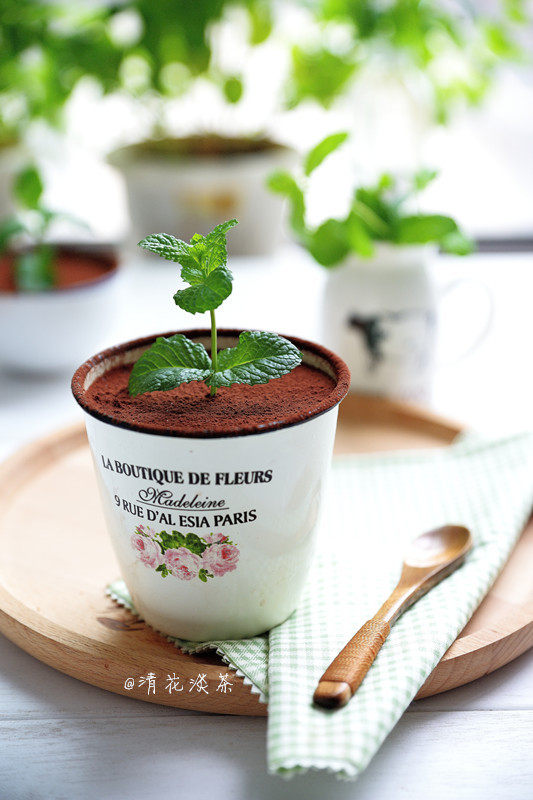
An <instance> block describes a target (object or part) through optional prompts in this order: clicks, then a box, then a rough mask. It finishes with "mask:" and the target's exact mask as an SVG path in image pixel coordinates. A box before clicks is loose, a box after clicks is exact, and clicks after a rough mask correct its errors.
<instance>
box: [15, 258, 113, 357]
mask: <svg viewBox="0 0 533 800" xmlns="http://www.w3.org/2000/svg"><path fill="white" fill-rule="evenodd" d="M68 249H72V248H68ZM82 252H90V254H91V256H93V257H94V256H95V255H97V256H98V257H99V258H101V259H102V260H103V261H105V263H106V265H107V271H106V272H105V273H104V274H103V275H102V277H100V278H98V279H96V280H94V281H91V282H88V283H84V284H78V285H77V286H72V287H66V288H59V289H50V290H46V291H42V292H0V365H1V366H3V367H5V368H7V369H10V370H15V371H26V372H27V371H29V372H61V371H67V370H70V369H72V368H73V367H74V366H75V365H76V364H78V363H79V362H80V360H81V359H83V358H86V357H87V355H88V354H89V353H92V352H94V350H95V349H96V348H97V347H98V346H101V345H102V343H103V342H104V341H105V339H106V333H107V328H108V324H109V320H112V319H113V318H114V315H115V311H116V305H115V302H116V288H117V278H118V270H117V263H116V259H115V258H114V257H113V256H110V255H108V254H103V253H98V252H96V251H94V250H93V249H90V248H84V250H83V251H82Z"/></svg>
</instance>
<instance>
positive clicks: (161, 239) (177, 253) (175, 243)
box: [138, 233, 190, 263]
mask: <svg viewBox="0 0 533 800" xmlns="http://www.w3.org/2000/svg"><path fill="white" fill-rule="evenodd" d="M138 246H139V247H142V248H143V250H148V251H149V252H150V253H155V255H156V256H161V258H166V259H167V261H178V262H179V263H181V259H182V258H187V257H188V256H189V250H190V245H189V244H187V242H182V241H181V239H176V237H175V236H171V235H170V233H152V234H151V235H150V236H147V237H146V238H145V239H142V240H141V241H140V242H139V245H138Z"/></svg>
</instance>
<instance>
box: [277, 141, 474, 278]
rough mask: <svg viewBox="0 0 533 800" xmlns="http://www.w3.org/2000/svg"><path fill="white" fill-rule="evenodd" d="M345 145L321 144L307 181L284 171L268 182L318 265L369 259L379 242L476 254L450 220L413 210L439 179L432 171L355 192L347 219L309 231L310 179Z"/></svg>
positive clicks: (308, 163) (307, 167)
mask: <svg viewBox="0 0 533 800" xmlns="http://www.w3.org/2000/svg"><path fill="white" fill-rule="evenodd" d="M345 140H346V134H345V133H338V134H333V135H331V136H328V137H327V138H326V139H323V140H322V141H321V142H319V143H318V144H317V145H316V146H315V147H314V148H313V149H312V150H311V151H310V152H309V153H308V154H307V156H306V158H305V160H304V174H303V176H301V177H295V176H294V175H292V174H291V173H289V172H287V171H285V170H280V171H278V172H274V173H273V174H272V175H271V176H270V178H269V186H270V189H271V190H272V191H274V192H277V193H278V194H281V195H283V196H284V197H286V198H287V199H288V201H289V206H290V224H291V227H292V230H293V232H294V234H295V235H296V238H297V239H298V241H299V242H300V244H302V245H303V246H304V247H305V248H306V249H307V250H308V251H309V253H310V254H311V255H312V256H313V258H314V259H315V261H317V262H318V263H319V264H322V266H324V267H335V266H337V265H338V264H340V263H341V262H342V261H343V260H344V259H345V258H346V257H347V256H348V255H350V254H355V255H357V256H359V257H361V258H370V257H371V256H373V255H374V252H375V244H376V242H388V243H391V244H395V245H400V246H402V245H422V244H428V243H435V244H437V245H439V246H440V248H441V249H442V250H444V251H445V252H448V253H453V254H455V255H467V254H468V253H471V252H472V249H473V245H472V242H471V241H470V240H469V239H468V238H467V237H466V236H465V235H464V233H463V232H462V231H461V230H460V229H459V227H458V225H457V223H456V222H455V220H453V219H452V218H451V217H447V216H444V215H443V214H423V213H417V212H416V210H413V205H414V202H415V201H416V198H417V196H418V194H419V192H421V191H423V190H424V189H425V188H426V187H427V186H428V184H430V183H431V181H433V180H434V179H435V177H436V173H435V172H434V171H433V170H428V169H422V170H419V171H418V172H416V173H415V174H414V175H412V176H410V177H409V178H403V179H400V178H399V177H397V176H394V175H390V174H388V173H385V174H383V175H381V176H380V178H379V179H378V181H377V182H376V184H374V185H372V186H358V187H356V188H355V189H354V191H353V194H352V199H351V203H350V207H349V209H348V212H347V213H346V215H345V216H344V217H343V218H342V219H336V218H331V219H327V220H325V221H324V222H322V224H320V225H318V226H317V227H311V226H309V225H308V223H307V221H306V190H307V180H306V179H307V177H308V176H309V175H311V173H312V172H313V171H314V170H315V169H316V168H317V167H318V166H319V165H320V164H321V163H322V162H323V160H324V159H325V158H326V157H327V156H328V155H329V154H330V153H332V152H333V151H334V150H336V149H337V148H338V147H340V146H341V145H342V144H343V143H344V141H345Z"/></svg>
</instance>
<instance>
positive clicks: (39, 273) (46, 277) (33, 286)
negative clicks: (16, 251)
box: [15, 245, 55, 292]
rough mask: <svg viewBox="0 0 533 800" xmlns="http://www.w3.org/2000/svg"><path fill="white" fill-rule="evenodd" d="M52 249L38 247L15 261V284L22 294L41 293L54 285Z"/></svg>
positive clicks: (43, 246)
mask: <svg viewBox="0 0 533 800" xmlns="http://www.w3.org/2000/svg"><path fill="white" fill-rule="evenodd" d="M54 255H55V254H54V249H53V248H52V247H50V245H40V246H39V247H35V248H34V249H33V250H28V251H27V252H26V253H21V254H20V255H19V256H17V258H16V261H15V284H16V286H17V289H20V290H21V291H23V292H42V291H44V290H45V289H51V288H52V287H53V286H54V283H55V270H54Z"/></svg>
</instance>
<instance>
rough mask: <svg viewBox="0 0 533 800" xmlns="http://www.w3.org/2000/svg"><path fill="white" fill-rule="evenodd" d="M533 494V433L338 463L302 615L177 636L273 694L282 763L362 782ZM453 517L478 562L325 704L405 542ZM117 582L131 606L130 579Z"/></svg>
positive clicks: (494, 568) (274, 752)
mask: <svg viewBox="0 0 533 800" xmlns="http://www.w3.org/2000/svg"><path fill="white" fill-rule="evenodd" d="M532 503H533V434H524V435H517V436H513V437H509V438H506V439H501V440H498V441H490V442H489V441H484V440H482V439H480V438H479V437H474V438H467V439H463V440H461V441H459V442H458V443H457V444H454V445H452V446H451V447H447V448H443V449H439V450H430V451H414V452H408V453H393V454H386V455H366V456H348V457H344V458H339V459H336V461H335V462H334V466H333V470H332V475H331V479H330V487H329V492H328V496H327V499H326V503H325V509H324V513H323V517H322V522H321V528H320V536H319V547H318V553H317V556H316V558H315V561H314V566H313V568H312V571H311V574H310V577H309V580H308V582H307V585H306V589H305V591H304V595H303V597H302V600H301V602H300V605H299V607H298V609H297V610H296V611H295V612H294V614H293V615H292V616H291V617H290V618H289V619H288V620H287V621H286V622H284V623H283V624H282V625H279V626H278V627H277V628H274V629H273V630H271V631H270V633H269V635H268V636H261V637H256V638H254V639H248V640H243V641H230V642H219V641H218V642H207V643H204V644H201V645H198V643H193V642H182V641H179V640H176V644H177V645H178V646H179V647H181V648H183V649H184V650H186V651H188V652H197V651H199V650H201V649H205V648H216V649H217V650H218V652H219V653H220V654H221V656H222V657H223V659H224V660H225V661H226V662H227V663H228V664H229V665H230V666H231V667H232V668H234V669H236V670H237V671H238V673H239V674H241V675H243V676H244V677H245V680H246V682H247V683H249V684H251V686H252V690H254V691H256V692H258V693H259V694H260V695H261V697H262V698H263V699H268V710H269V716H268V764H269V769H270V771H271V772H275V773H278V774H284V775H292V774H294V773H297V772H302V771H305V770H307V769H309V768H316V769H327V770H330V771H333V772H335V773H337V774H338V775H340V776H343V777H347V778H354V777H356V776H357V775H358V774H359V773H360V772H361V771H362V770H364V769H365V767H366V766H367V764H368V762H369V761H370V759H371V758H372V756H373V755H374V753H375V752H376V751H377V749H378V748H379V747H380V745H381V743H382V742H383V740H384V739H385V737H386V736H387V734H388V733H389V732H390V731H391V729H392V728H393V727H394V725H395V724H396V722H397V721H398V719H399V718H400V716H401V715H402V714H403V712H404V711H405V709H406V708H407V706H408V705H409V703H410V702H411V700H412V699H413V698H414V696H415V695H416V693H417V691H418V689H419V688H420V686H422V684H423V683H424V681H425V680H426V678H427V677H428V675H429V674H430V673H431V671H432V670H433V668H434V667H435V665H436V664H437V663H438V661H439V660H440V658H441V656H442V655H443V653H444V652H445V651H446V650H447V648H448V647H449V646H450V644H451V643H452V642H453V641H454V639H455V638H456V637H457V635H458V634H459V632H460V631H461V629H462V628H463V627H464V625H465V623H466V622H467V620H468V619H469V617H470V616H471V614H472V613H473V611H474V609H475V608H476V606H477V605H478V604H479V602H480V601H481V599H482V598H483V596H484V595H485V593H486V592H487V590H488V589H489V587H490V586H491V584H492V582H493V581H494V579H495V577H496V576H497V574H498V572H499V570H500V569H501V567H502V565H503V564H504V563H505V560H506V558H507V557H508V555H509V552H510V550H511V548H512V547H513V544H514V543H515V541H516V538H517V536H518V534H519V533H520V531H521V529H522V528H523V526H524V524H525V522H526V521H527V518H528V515H529V513H530V511H531V507H532ZM445 523H457V524H462V525H466V526H468V527H469V528H470V530H471V531H472V534H473V536H474V541H475V548H474V550H473V552H472V554H471V555H470V556H469V557H468V559H467V562H466V563H465V565H464V566H463V567H461V568H460V569H459V570H457V571H456V572H455V573H453V575H451V576H450V577H449V578H447V579H446V580H444V581H443V582H442V583H440V584H439V585H438V586H437V587H435V588H434V589H432V590H431V591H430V592H429V593H428V594H427V595H426V596H425V597H423V598H422V599H421V600H419V601H418V602H417V603H416V604H415V605H414V606H413V607H412V608H411V609H410V610H409V611H407V612H406V613H405V614H404V615H403V616H402V617H401V618H400V620H399V621H398V622H397V623H396V625H394V627H393V629H392V631H391V634H390V635H389V637H388V639H387V641H386V642H385V644H384V646H383V648H382V649H381V651H380V653H379V655H378V657H377V659H376V661H375V662H374V664H373V666H372V667H371V669H370V671H369V672H368V674H367V676H366V678H365V680H364V681H363V683H362V685H361V687H360V688H359V689H358V691H357V692H356V694H355V695H354V697H353V698H352V700H351V701H350V703H348V705H347V706H345V707H344V708H342V709H340V710H339V711H334V712H328V711H324V710H322V709H318V708H315V707H313V705H312V702H311V699H312V696H313V692H314V689H315V687H316V684H317V681H318V679H319V677H320V675H321V674H322V673H323V671H324V670H325V668H326V667H327V666H328V664H329V663H330V661H331V660H332V659H333V657H334V656H335V655H336V654H337V653H338V652H339V650H340V649H341V648H342V647H343V645H344V644H345V643H346V642H347V641H348V640H349V639H350V638H351V637H352V635H353V634H354V633H355V631H356V630H357V629H358V628H359V627H360V626H361V625H362V624H363V622H365V620H367V619H368V618H369V617H371V616H373V615H374V613H375V612H376V611H377V609H378V608H379V606H380V605H381V603H382V601H383V600H384V599H385V597H386V596H387V595H388V594H389V592H390V591H391V590H392V588H393V586H394V585H395V583H396V581H397V580H398V577H399V571H400V564H401V562H402V560H403V558H402V555H403V552H404V551H405V546H406V543H407V542H409V541H410V540H411V539H413V538H414V536H416V535H417V534H418V533H420V532H423V531H425V530H428V529H430V528H434V527H436V526H438V525H443V524H445ZM108 591H109V593H110V594H111V596H112V597H114V598H115V599H116V600H118V602H121V603H122V604H124V605H127V606H128V607H130V608H131V600H130V598H129V596H128V594H127V590H126V587H125V585H124V583H123V582H122V581H116V582H115V583H114V584H112V585H111V586H110V587H109V589H108ZM132 610H133V609H132Z"/></svg>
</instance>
